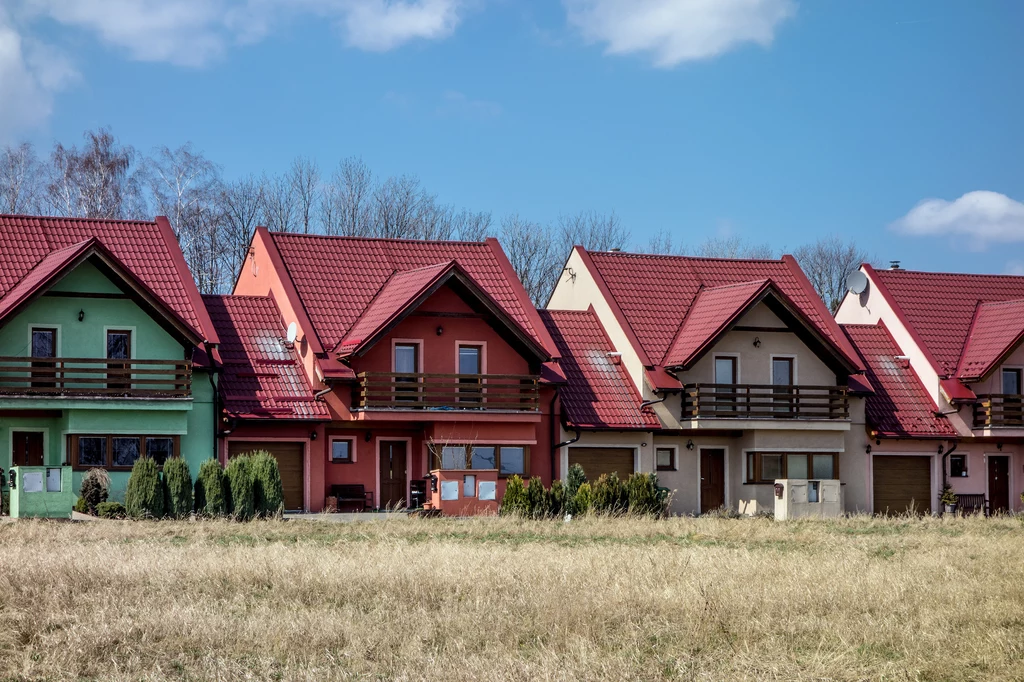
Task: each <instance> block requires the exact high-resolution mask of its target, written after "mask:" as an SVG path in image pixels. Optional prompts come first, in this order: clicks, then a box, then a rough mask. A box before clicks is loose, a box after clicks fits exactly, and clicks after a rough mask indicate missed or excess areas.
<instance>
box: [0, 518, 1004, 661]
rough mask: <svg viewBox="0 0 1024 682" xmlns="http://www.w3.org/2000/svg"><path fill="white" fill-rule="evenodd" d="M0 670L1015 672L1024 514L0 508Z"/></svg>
mask: <svg viewBox="0 0 1024 682" xmlns="http://www.w3.org/2000/svg"><path fill="white" fill-rule="evenodd" d="M0 678H8V679H19V680H20V679H53V680H64V679H76V678H86V679H114V680H156V679H172V680H207V679H216V680H235V679H260V680H262V679H271V680H275V679H281V680H294V679H298V680H336V679H337V680H342V679H410V680H413V679H432V680H468V679H477V680H492V679H515V680H577V679H578V680H625V679H644V680H655V679H700V680H732V679H780V680H781V679H785V680H790V679H806V680H862V679H872V680H876V679H884V680H971V679H978V680H1006V679H1024V524H1022V523H1021V520H1020V519H1017V518H1000V519H990V520H985V519H956V520H942V519H925V520H916V519H888V520H886V519H872V518H853V519H846V520H841V521H835V522H793V523H784V524H783V523H774V522H772V521H770V520H765V519H734V520H730V519H713V518H712V519H672V520H666V521H645V520H638V519H619V520H614V519H586V520H582V521H574V522H573V523H571V524H565V523H561V522H521V521H514V520H508V519H493V518H490V519H473V520H466V521H459V520H417V519H408V520H400V519H398V520H387V521H380V522H372V523H355V524H334V523H319V522H315V521H275V522H256V523H251V524H245V525H243V524H235V523H229V522H191V523H175V522H159V523H131V522H115V521H108V522H98V523H89V524H85V523H74V524H72V523H55V522H13V523H4V524H0Z"/></svg>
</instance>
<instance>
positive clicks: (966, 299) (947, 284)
mask: <svg viewBox="0 0 1024 682" xmlns="http://www.w3.org/2000/svg"><path fill="white" fill-rule="evenodd" d="M864 269H865V271H866V272H867V273H868V274H869V276H870V277H871V278H872V280H873V281H875V282H876V283H878V284H879V285H880V291H881V292H882V293H883V294H885V293H887V294H888V296H887V298H888V299H889V301H890V302H893V303H894V306H893V307H894V309H895V312H896V314H897V315H898V316H900V317H901V318H902V319H903V321H904V324H905V325H906V326H907V327H908V328H909V329H910V331H911V333H912V334H915V335H916V336H917V339H918V340H919V344H920V345H921V346H922V350H923V351H924V352H925V354H926V355H928V356H929V358H930V359H931V360H932V363H933V364H934V366H935V369H936V371H937V372H938V373H939V375H940V376H955V373H956V371H957V367H958V366H959V364H960V356H961V354H962V353H963V351H964V345H965V344H966V342H967V337H968V335H969V333H970V330H971V323H972V322H973V321H974V317H975V313H976V310H977V307H978V305H979V304H980V303H992V302H998V301H1011V300H1017V299H1024V277H1019V276H1013V275H968V274H959V273H947V272H917V271H913V270H875V269H873V268H872V267H871V266H869V265H865V266H864Z"/></svg>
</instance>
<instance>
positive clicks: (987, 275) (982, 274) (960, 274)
mask: <svg viewBox="0 0 1024 682" xmlns="http://www.w3.org/2000/svg"><path fill="white" fill-rule="evenodd" d="M875 272H876V273H879V274H881V273H886V274H889V273H900V274H905V275H931V276H936V277H984V278H994V277H1001V278H1009V279H1018V280H1021V281H1024V275H1011V274H1006V273H1003V274H996V273H991V272H934V271H931V270H907V269H906V268H897V269H893V268H882V269H879V270H875Z"/></svg>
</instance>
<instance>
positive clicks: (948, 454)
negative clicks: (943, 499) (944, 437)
mask: <svg viewBox="0 0 1024 682" xmlns="http://www.w3.org/2000/svg"><path fill="white" fill-rule="evenodd" d="M956 446H957V442H956V441H953V446H952V447H951V448H950V449H949V450H946V452H945V453H944V454H943V455H942V488H943V489H945V488H946V459H947V458H948V457H949V456H950V455H951V454H952V453H953V451H954V450H956ZM939 494H940V495H941V494H942V491H941V490H940V491H939Z"/></svg>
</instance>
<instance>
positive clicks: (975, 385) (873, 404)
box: [836, 265, 1024, 513]
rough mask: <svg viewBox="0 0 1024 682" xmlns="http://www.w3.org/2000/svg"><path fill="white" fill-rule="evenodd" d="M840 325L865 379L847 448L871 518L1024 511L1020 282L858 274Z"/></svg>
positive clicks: (867, 270) (1023, 288) (1023, 286)
mask: <svg viewBox="0 0 1024 682" xmlns="http://www.w3.org/2000/svg"><path fill="white" fill-rule="evenodd" d="M860 273H861V274H859V275H855V276H854V277H853V278H851V291H850V293H848V294H847V296H846V298H845V299H844V300H843V303H842V305H841V306H840V308H839V310H838V312H837V313H836V319H837V320H838V321H839V322H840V323H842V326H843V329H844V330H845V331H846V332H847V334H848V335H849V337H850V339H851V340H852V341H853V343H854V345H855V346H856V347H857V349H858V350H859V351H860V353H861V355H862V356H863V358H864V360H865V361H866V363H867V365H868V369H869V373H868V379H869V382H870V383H871V384H872V387H873V389H874V395H873V396H872V397H869V398H868V399H867V403H866V422H867V430H866V431H865V432H863V433H856V434H853V435H854V436H860V437H861V438H862V440H861V441H860V442H856V441H851V443H850V448H851V449H854V450H860V451H861V452H863V453H864V466H863V467H861V469H860V470H859V471H858V472H857V473H856V475H857V476H858V477H859V478H860V479H861V481H860V486H862V487H864V488H865V490H866V491H867V494H866V499H865V500H863V507H864V508H865V509H867V510H870V511H876V512H880V511H886V510H895V511H902V510H905V509H907V508H914V509H916V510H918V511H922V512H926V513H927V512H931V511H937V508H936V504H937V499H938V495H939V491H941V489H942V486H943V485H944V484H945V483H947V482H948V483H949V484H951V485H952V487H953V490H954V491H955V492H956V493H957V495H958V499H959V505H960V508H961V509H963V510H966V511H970V510H982V509H985V510H990V511H998V510H1006V509H1020V508H1021V502H1020V493H1021V491H1022V489H1024V396H1022V393H1024V390H1022V381H1021V376H1022V372H1024V348H1022V347H1021V344H1022V341H1024V277H1015V276H1009V275H970V274H954V273H934V272H915V271H908V270H902V269H898V268H897V269H889V270H880V269H875V268H873V267H871V266H870V265H864V266H862V267H861V269H860Z"/></svg>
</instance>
